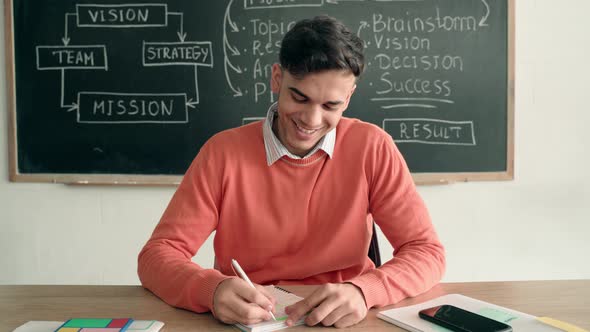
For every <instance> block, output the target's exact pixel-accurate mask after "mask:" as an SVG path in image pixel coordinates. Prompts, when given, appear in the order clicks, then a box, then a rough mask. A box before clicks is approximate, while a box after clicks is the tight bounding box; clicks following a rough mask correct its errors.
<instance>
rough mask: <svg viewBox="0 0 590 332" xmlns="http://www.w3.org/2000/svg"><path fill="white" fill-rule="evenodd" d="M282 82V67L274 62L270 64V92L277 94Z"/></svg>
mask: <svg viewBox="0 0 590 332" xmlns="http://www.w3.org/2000/svg"><path fill="white" fill-rule="evenodd" d="M282 82H283V69H282V68H281V65H279V64H278V63H275V64H273V65H272V73H271V75H270V89H271V90H272V92H274V93H276V94H278V93H279V91H281V83H282Z"/></svg>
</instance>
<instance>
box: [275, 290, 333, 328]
mask: <svg viewBox="0 0 590 332" xmlns="http://www.w3.org/2000/svg"><path fill="white" fill-rule="evenodd" d="M322 289H323V287H320V288H318V289H317V290H316V291H315V292H313V293H312V294H311V295H310V296H308V297H306V298H304V299H303V300H301V301H299V302H297V303H295V304H293V305H290V306H288V307H287V308H285V312H286V313H288V315H289V317H288V318H287V321H286V322H285V323H286V324H287V325H288V326H292V325H293V322H296V321H298V320H299V319H300V318H301V317H302V316H303V315H305V314H306V313H308V312H309V311H311V310H312V309H313V308H314V307H316V306H317V305H319V304H320V303H322V301H324V299H325V297H326V294H325V292H324V291H322Z"/></svg>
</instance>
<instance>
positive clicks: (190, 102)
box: [186, 98, 199, 109]
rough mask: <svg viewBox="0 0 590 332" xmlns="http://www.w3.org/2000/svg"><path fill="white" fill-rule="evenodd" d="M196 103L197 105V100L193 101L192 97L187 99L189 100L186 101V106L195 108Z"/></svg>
mask: <svg viewBox="0 0 590 332" xmlns="http://www.w3.org/2000/svg"><path fill="white" fill-rule="evenodd" d="M197 105H199V102H195V101H193V98H191V99H189V100H188V101H187V102H186V106H187V107H190V108H195V109H196V108H197V107H196V106H197Z"/></svg>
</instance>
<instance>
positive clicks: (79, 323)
mask: <svg viewBox="0 0 590 332" xmlns="http://www.w3.org/2000/svg"><path fill="white" fill-rule="evenodd" d="M110 322H111V319H100V318H98V319H93V318H73V319H70V320H69V321H67V322H66V323H65V324H64V325H63V327H88V328H100V327H107V326H108V325H109V323H110Z"/></svg>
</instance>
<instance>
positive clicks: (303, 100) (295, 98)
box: [291, 93, 307, 103]
mask: <svg viewBox="0 0 590 332" xmlns="http://www.w3.org/2000/svg"><path fill="white" fill-rule="evenodd" d="M291 98H293V100H295V101H296V102H298V103H305V102H306V101H307V98H305V97H302V96H300V95H298V94H295V93H292V94H291Z"/></svg>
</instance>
